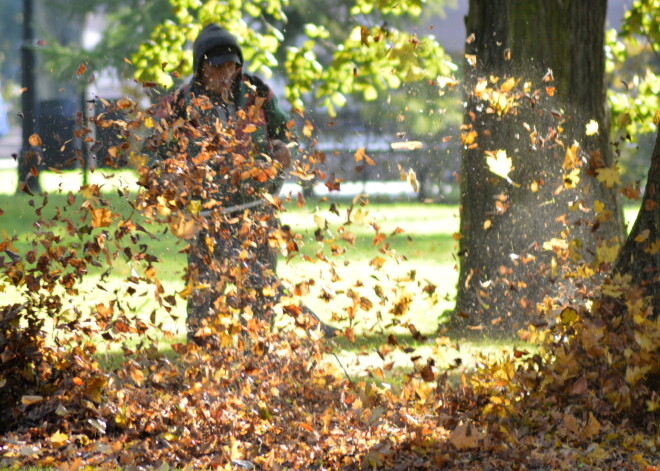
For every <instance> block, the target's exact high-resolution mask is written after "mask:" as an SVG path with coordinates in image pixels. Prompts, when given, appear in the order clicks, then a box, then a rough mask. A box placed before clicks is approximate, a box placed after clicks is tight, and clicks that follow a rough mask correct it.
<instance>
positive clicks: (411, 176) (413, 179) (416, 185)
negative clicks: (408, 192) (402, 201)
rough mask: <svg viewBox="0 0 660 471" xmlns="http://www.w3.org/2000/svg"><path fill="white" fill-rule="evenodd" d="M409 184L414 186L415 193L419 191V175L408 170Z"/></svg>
mask: <svg viewBox="0 0 660 471" xmlns="http://www.w3.org/2000/svg"><path fill="white" fill-rule="evenodd" d="M407 177H408V183H410V186H412V189H413V191H419V182H418V181H417V174H415V171H414V170H413V169H409V170H408V176H407Z"/></svg>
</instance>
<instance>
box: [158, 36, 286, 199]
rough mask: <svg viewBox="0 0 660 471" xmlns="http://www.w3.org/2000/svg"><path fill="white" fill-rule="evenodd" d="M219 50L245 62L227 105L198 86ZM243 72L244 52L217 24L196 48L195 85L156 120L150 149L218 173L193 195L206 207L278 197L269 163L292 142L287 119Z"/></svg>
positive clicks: (277, 180)
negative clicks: (274, 147) (275, 148)
mask: <svg viewBox="0 0 660 471" xmlns="http://www.w3.org/2000/svg"><path fill="white" fill-rule="evenodd" d="M218 48H221V49H223V50H227V49H229V50H231V51H232V52H235V53H236V55H237V56H238V57H239V59H240V61H241V64H240V65H241V69H240V71H239V73H238V75H237V76H236V78H235V80H234V82H233V83H232V85H231V93H230V98H231V100H230V103H229V104H227V103H224V102H223V101H222V99H221V98H219V97H215V96H207V94H206V92H205V90H204V89H203V87H202V85H201V84H200V82H199V72H200V68H201V64H202V63H203V61H204V57H205V55H207V54H208V53H210V52H212V51H213V50H214V49H218ZM242 67H243V52H242V50H241V48H240V46H239V45H238V42H237V41H236V39H235V38H234V37H233V36H232V35H231V34H229V33H228V32H227V31H226V30H224V29H223V28H221V27H219V26H217V25H215V24H210V25H208V26H206V27H205V28H204V29H203V30H202V32H201V33H200V34H199V36H198V38H197V39H196V40H195V43H194V45H193V78H192V80H191V82H190V83H189V84H187V85H185V86H183V87H181V88H179V89H178V90H176V91H175V92H174V93H173V94H171V95H169V96H167V97H166V98H165V99H164V100H163V101H162V102H161V104H160V106H159V108H158V110H157V112H156V114H155V118H157V119H156V123H157V127H158V129H157V132H156V133H155V134H154V137H155V140H152V148H156V149H158V150H157V152H156V153H157V155H158V157H159V158H160V159H168V158H176V159H179V160H180V159H187V160H188V161H189V162H191V161H192V162H194V163H195V165H197V166H198V167H199V166H200V165H201V166H207V167H210V168H211V171H212V173H215V175H214V176H213V178H212V182H213V184H212V185H211V187H212V188H210V189H209V188H207V189H206V190H202V189H200V188H197V189H196V190H193V191H192V193H193V194H196V195H198V196H199V199H200V200H202V202H206V201H207V200H209V199H214V200H216V201H218V202H219V203H220V204H222V206H224V207H227V206H233V205H237V204H242V203H245V202H249V201H252V200H255V199H258V198H259V197H260V194H261V193H264V192H267V193H270V194H276V193H278V192H279V190H280V189H281V187H282V184H283V182H284V177H283V173H282V171H281V169H280V168H279V165H278V164H277V163H275V162H273V161H271V160H270V159H269V158H268V157H267V156H268V154H269V151H270V142H271V141H272V140H274V139H280V140H282V141H284V142H285V143H287V142H290V138H289V133H288V127H287V123H288V121H289V117H288V116H287V115H286V113H284V111H283V110H282V109H281V108H280V106H279V104H278V101H277V98H276V97H275V95H274V94H273V92H272V90H271V89H270V87H268V85H266V84H265V83H264V82H263V80H261V79H260V78H259V77H256V76H254V75H249V74H245V73H243V72H242ZM182 122H183V124H184V125H183V126H182ZM218 122H221V123H222V124H223V125H221V126H220V127H219V126H218V124H217V123H218ZM163 124H164V125H163ZM158 131H160V132H158ZM207 180H208V179H207Z"/></svg>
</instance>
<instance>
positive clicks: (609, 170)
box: [596, 164, 621, 188]
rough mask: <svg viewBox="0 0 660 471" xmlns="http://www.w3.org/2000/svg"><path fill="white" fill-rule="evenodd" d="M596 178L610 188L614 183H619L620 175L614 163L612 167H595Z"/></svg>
mask: <svg viewBox="0 0 660 471" xmlns="http://www.w3.org/2000/svg"><path fill="white" fill-rule="evenodd" d="M596 179H597V180H598V181H599V182H601V183H603V184H604V185H605V186H606V187H607V188H612V187H613V186H614V185H621V175H620V174H619V168H618V167H617V165H616V164H614V165H613V166H612V167H605V168H597V169H596Z"/></svg>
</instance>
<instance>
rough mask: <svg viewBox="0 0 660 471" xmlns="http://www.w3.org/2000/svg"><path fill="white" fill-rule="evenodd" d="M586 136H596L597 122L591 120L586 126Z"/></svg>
mask: <svg viewBox="0 0 660 471" xmlns="http://www.w3.org/2000/svg"><path fill="white" fill-rule="evenodd" d="M585 132H586V134H587V136H594V135H596V134H598V121H596V120H595V119H592V120H591V121H589V122H588V123H587V125H586V131H585Z"/></svg>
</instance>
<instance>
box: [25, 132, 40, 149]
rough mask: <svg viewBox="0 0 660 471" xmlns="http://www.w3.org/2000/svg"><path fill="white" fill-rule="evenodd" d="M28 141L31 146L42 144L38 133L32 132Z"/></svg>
mask: <svg viewBox="0 0 660 471" xmlns="http://www.w3.org/2000/svg"><path fill="white" fill-rule="evenodd" d="M28 142H29V143H30V145H31V146H32V147H41V144H42V143H41V138H40V137H39V134H32V135H31V136H30V137H29V139H28Z"/></svg>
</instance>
